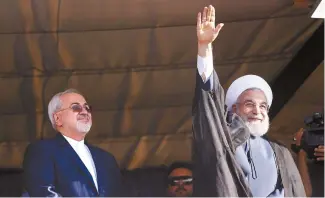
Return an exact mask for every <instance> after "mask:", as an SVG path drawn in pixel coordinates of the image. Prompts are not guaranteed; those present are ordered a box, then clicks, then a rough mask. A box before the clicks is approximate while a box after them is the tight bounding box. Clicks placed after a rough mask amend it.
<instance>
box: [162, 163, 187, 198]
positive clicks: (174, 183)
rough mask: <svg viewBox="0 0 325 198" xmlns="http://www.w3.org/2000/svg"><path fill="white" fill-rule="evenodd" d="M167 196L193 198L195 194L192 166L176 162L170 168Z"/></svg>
mask: <svg viewBox="0 0 325 198" xmlns="http://www.w3.org/2000/svg"><path fill="white" fill-rule="evenodd" d="M167 180H168V187H167V194H168V196H171V197H191V196H192V193H193V178H192V165H191V164H189V163H186V162H175V163H173V164H171V165H170V167H169V168H168V178H167Z"/></svg>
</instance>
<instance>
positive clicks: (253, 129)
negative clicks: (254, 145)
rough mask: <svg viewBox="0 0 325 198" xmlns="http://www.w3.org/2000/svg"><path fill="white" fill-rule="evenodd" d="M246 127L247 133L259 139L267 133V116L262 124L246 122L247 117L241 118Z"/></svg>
mask: <svg viewBox="0 0 325 198" xmlns="http://www.w3.org/2000/svg"><path fill="white" fill-rule="evenodd" d="M242 119H243V120H244V122H245V124H246V126H247V127H248V129H249V132H250V134H251V135H252V136H254V137H261V136H263V135H265V134H266V133H267V131H268V130H269V127H270V120H269V116H268V115H266V116H265V118H264V120H263V121H262V122H259V121H258V122H257V123H256V122H248V118H247V116H242Z"/></svg>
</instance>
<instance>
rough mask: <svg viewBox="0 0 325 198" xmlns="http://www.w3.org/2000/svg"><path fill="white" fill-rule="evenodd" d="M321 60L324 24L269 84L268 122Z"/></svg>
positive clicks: (322, 58) (322, 57) (322, 56)
mask: <svg viewBox="0 0 325 198" xmlns="http://www.w3.org/2000/svg"><path fill="white" fill-rule="evenodd" d="M323 60H324V23H322V25H320V26H319V27H318V29H317V30H316V31H315V32H314V33H313V35H312V36H311V37H310V39H308V41H307V42H306V43H305V44H304V46H303V47H302V48H301V49H300V50H299V51H298V53H297V54H296V55H295V57H294V58H293V59H292V60H291V61H290V63H289V64H288V65H287V66H286V68H285V69H284V70H283V71H282V72H281V74H280V75H279V76H278V77H277V78H276V79H275V80H274V81H273V82H272V83H271V87H272V90H273V96H274V100H273V103H272V107H271V109H270V114H269V116H270V120H272V119H273V118H274V117H275V116H276V115H277V114H278V113H279V112H280V110H281V109H282V108H283V107H284V105H285V104H286V103H287V102H288V101H289V100H290V98H291V97H292V96H293V95H294V94H295V92H296V91H297V90H298V89H299V87H300V86H301V85H303V84H304V81H305V80H306V79H307V78H308V77H309V75H310V74H311V73H312V72H313V71H314V70H315V69H316V68H317V66H319V64H320V63H321V62H322V61H323ZM315 91H317V89H315Z"/></svg>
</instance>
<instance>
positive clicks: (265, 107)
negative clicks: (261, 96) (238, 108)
mask: <svg viewBox="0 0 325 198" xmlns="http://www.w3.org/2000/svg"><path fill="white" fill-rule="evenodd" d="M238 104H243V105H244V107H245V108H247V109H253V108H256V107H257V106H258V107H259V109H260V110H261V111H263V112H268V111H269V106H268V105H267V104H266V103H261V104H256V103H254V102H252V101H245V102H243V103H238Z"/></svg>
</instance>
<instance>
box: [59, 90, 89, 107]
mask: <svg viewBox="0 0 325 198" xmlns="http://www.w3.org/2000/svg"><path fill="white" fill-rule="evenodd" d="M60 100H61V101H62V104H63V106H65V105H70V104H72V103H80V104H84V103H86V99H85V98H84V97H83V96H82V95H80V94H77V93H67V94H64V95H62V96H60Z"/></svg>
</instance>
